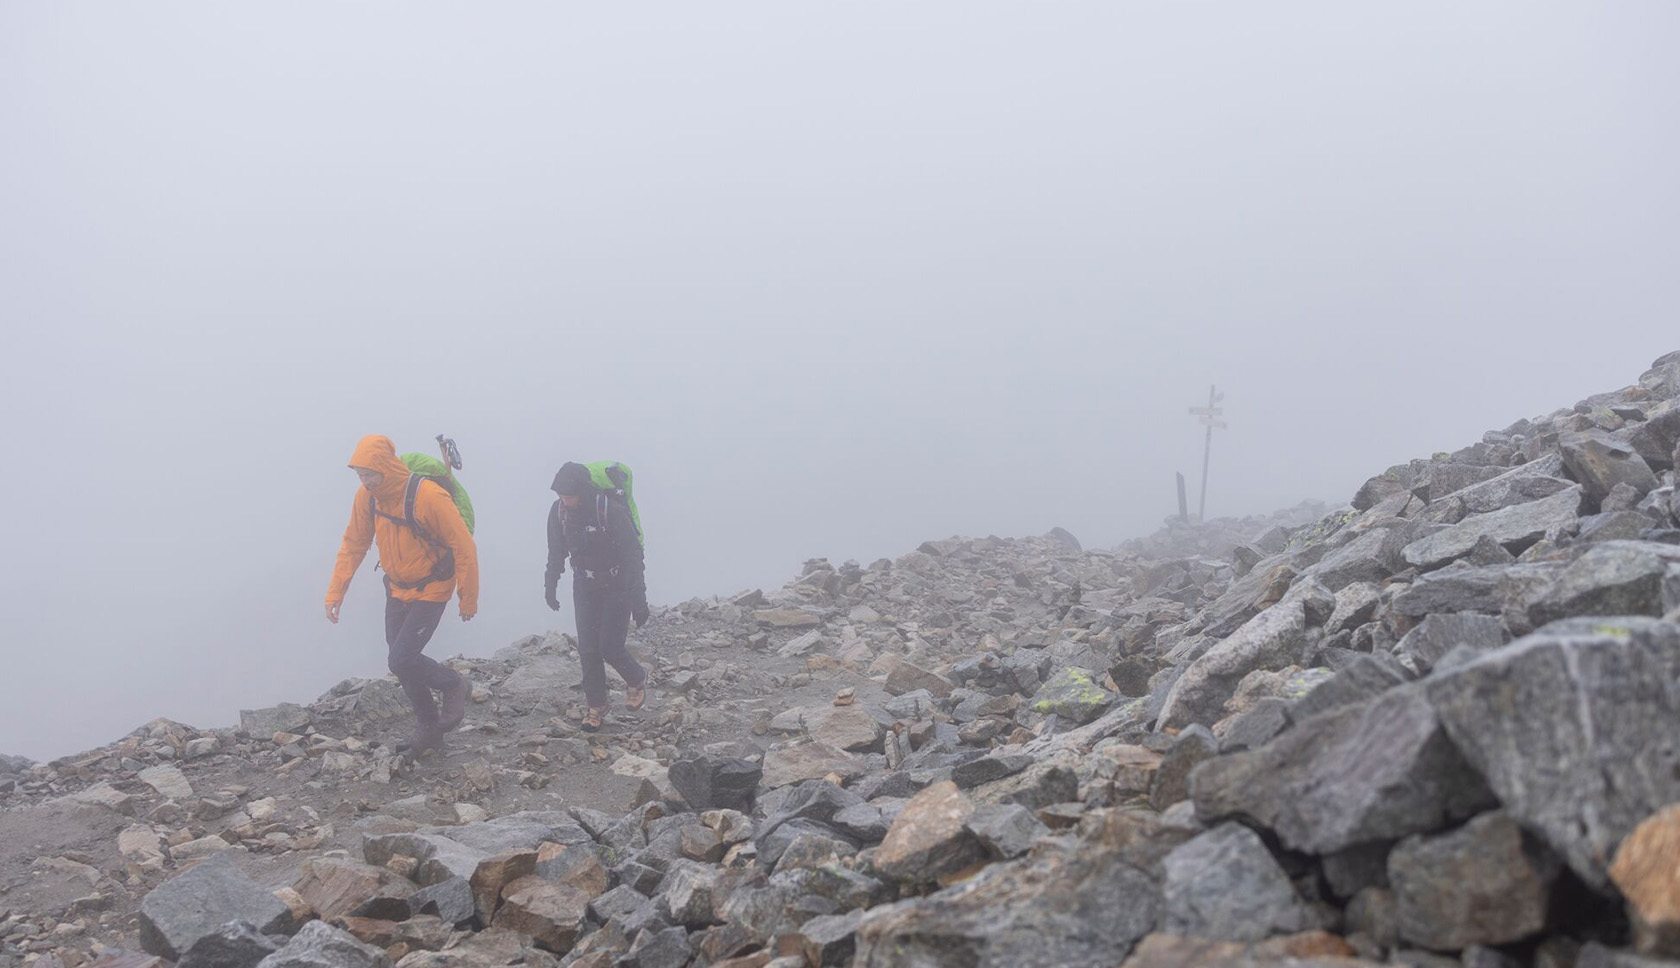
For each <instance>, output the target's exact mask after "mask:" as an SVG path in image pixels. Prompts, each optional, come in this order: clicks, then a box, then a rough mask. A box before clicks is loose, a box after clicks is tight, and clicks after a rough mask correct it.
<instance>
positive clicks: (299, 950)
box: [257, 921, 391, 968]
mask: <svg viewBox="0 0 1680 968" xmlns="http://www.w3.org/2000/svg"><path fill="white" fill-rule="evenodd" d="M257 968H391V959H390V957H389V956H387V955H386V954H385V952H383V951H381V950H379V949H378V948H375V947H374V946H372V945H368V944H363V943H361V942H360V941H357V940H356V939H355V937H354V936H352V935H351V934H350V933H349V932H348V931H343V930H340V929H338V928H335V927H332V926H331V925H328V924H327V923H326V922H324V921H311V922H309V923H308V924H306V925H304V926H303V930H301V931H299V932H298V933H297V936H296V937H294V938H292V940H291V941H289V942H287V944H286V946H285V947H284V948H281V949H280V950H279V951H276V952H275V953H274V954H271V955H269V956H268V957H266V958H264V959H263V960H262V961H259V962H257Z"/></svg>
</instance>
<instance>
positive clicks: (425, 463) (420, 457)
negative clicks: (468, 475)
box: [402, 453, 473, 534]
mask: <svg viewBox="0 0 1680 968" xmlns="http://www.w3.org/2000/svg"><path fill="white" fill-rule="evenodd" d="M402 462H403V463H404V464H405V465H407V466H408V469H409V470H411V471H413V472H414V473H416V474H418V475H420V476H421V477H425V478H429V479H431V480H432V481H435V482H437V483H438V484H440V485H442V487H443V489H444V490H445V491H448V492H449V496H450V497H452V498H454V499H455V509H456V510H458V511H460V512H461V520H462V521H464V522H466V525H467V533H468V534H472V531H473V506H472V498H470V497H467V489H466V488H465V487H462V486H461V482H460V481H458V480H456V479H455V472H454V471H453V470H451V469H450V467H449V465H448V464H445V463H444V462H443V461H441V460H439V459H438V458H436V457H433V456H432V455H431V454H420V453H414V454H403V455H402Z"/></svg>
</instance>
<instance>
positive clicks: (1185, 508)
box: [1176, 471, 1190, 523]
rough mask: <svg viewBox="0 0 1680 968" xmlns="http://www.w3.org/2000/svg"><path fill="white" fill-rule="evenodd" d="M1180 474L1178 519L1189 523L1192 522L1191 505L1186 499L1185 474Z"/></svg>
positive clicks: (1178, 472)
mask: <svg viewBox="0 0 1680 968" xmlns="http://www.w3.org/2000/svg"><path fill="white" fill-rule="evenodd" d="M1176 473H1177V474H1178V519H1179V520H1180V521H1183V522H1186V523H1188V522H1189V520H1190V503H1189V502H1188V501H1186V500H1185V499H1184V472H1183V471H1177V472H1176Z"/></svg>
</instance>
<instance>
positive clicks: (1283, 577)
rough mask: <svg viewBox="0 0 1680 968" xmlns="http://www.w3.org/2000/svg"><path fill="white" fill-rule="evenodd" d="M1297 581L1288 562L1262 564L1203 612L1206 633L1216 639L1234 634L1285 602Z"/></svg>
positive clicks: (1293, 570)
mask: <svg viewBox="0 0 1680 968" xmlns="http://www.w3.org/2000/svg"><path fill="white" fill-rule="evenodd" d="M1294 581H1295V569H1294V568H1293V567H1291V566H1290V565H1289V564H1288V563H1286V562H1282V561H1278V562H1277V563H1275V564H1268V563H1267V562H1265V561H1262V562H1260V563H1259V564H1257V565H1255V566H1254V569H1253V570H1252V571H1250V572H1249V573H1248V574H1247V575H1244V576H1243V577H1242V578H1241V579H1240V580H1238V581H1236V582H1235V583H1233V584H1232V585H1231V587H1230V588H1229V589H1227V590H1226V591H1225V593H1224V594H1223V595H1220V596H1219V597H1218V598H1217V599H1215V600H1214V601H1213V603H1212V604H1211V605H1209V606H1208V607H1207V609H1206V610H1205V611H1204V612H1203V617H1204V618H1205V619H1206V623H1207V627H1206V630H1205V631H1206V632H1207V634H1208V635H1212V636H1214V637H1216V638H1222V637H1224V636H1227V635H1230V634H1231V633H1232V632H1235V631H1236V630H1237V629H1239V628H1241V627H1242V626H1243V625H1245V624H1247V623H1248V621H1249V620H1251V619H1253V618H1254V616H1256V615H1259V614H1260V613H1261V612H1262V611H1264V610H1265V609H1268V608H1270V607H1272V606H1273V605H1275V604H1277V603H1278V602H1279V601H1280V600H1282V598H1283V596H1284V595H1285V594H1287V593H1288V591H1289V587H1290V585H1292V584H1293V583H1294Z"/></svg>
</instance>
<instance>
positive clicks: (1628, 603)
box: [1529, 541, 1680, 627]
mask: <svg viewBox="0 0 1680 968" xmlns="http://www.w3.org/2000/svg"><path fill="white" fill-rule="evenodd" d="M1677 565H1680V548H1676V547H1675V546H1673V545H1666V544H1657V543H1655V542H1647V541H1606V542H1604V543H1602V544H1598V545H1595V546H1593V547H1589V548H1588V549H1587V550H1586V551H1584V552H1582V553H1581V556H1580V557H1578V558H1576V559H1575V560H1574V561H1572V562H1570V563H1569V565H1568V566H1567V567H1565V568H1564V569H1563V571H1562V572H1561V573H1560V574H1559V575H1558V576H1557V578H1556V579H1555V580H1554V581H1553V582H1552V584H1551V585H1550V586H1549V587H1547V589H1546V591H1545V593H1544V594H1543V595H1542V596H1541V597H1540V600H1539V601H1537V602H1535V603H1534V605H1533V606H1532V607H1530V609H1529V616H1530V619H1531V621H1532V622H1533V623H1534V625H1535V626H1537V627H1538V626H1541V625H1545V624H1546V623H1548V622H1554V621H1557V620H1558V619H1563V618H1570V617H1572V616H1576V615H1652V616H1657V615H1661V614H1662V613H1663V605H1664V601H1663V583H1664V581H1665V580H1666V578H1667V576H1668V572H1669V569H1670V568H1673V567H1675V566H1677Z"/></svg>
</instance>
